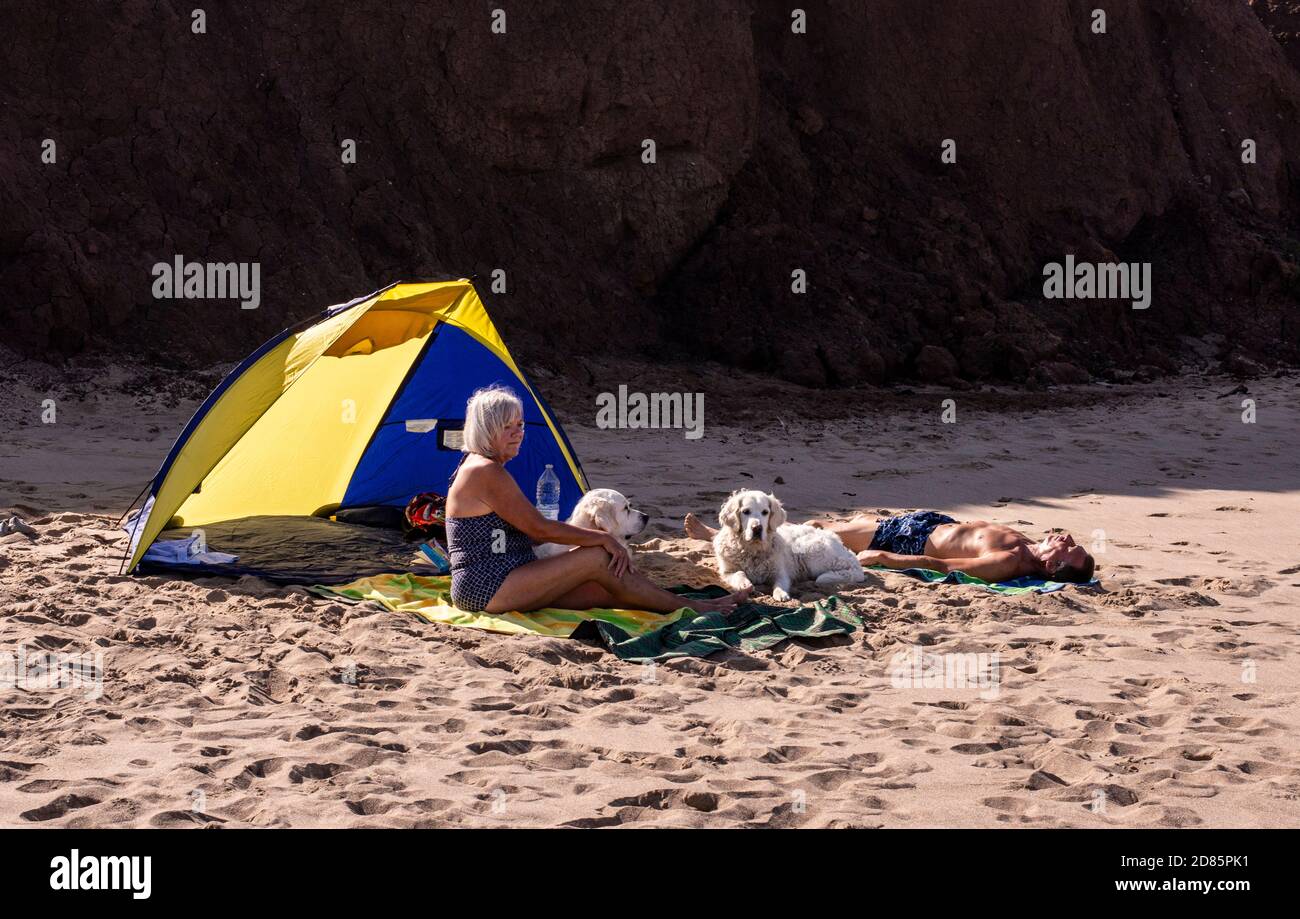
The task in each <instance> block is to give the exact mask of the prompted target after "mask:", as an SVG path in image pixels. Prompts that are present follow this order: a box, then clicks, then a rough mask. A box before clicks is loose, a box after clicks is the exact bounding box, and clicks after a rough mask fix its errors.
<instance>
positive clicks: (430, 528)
mask: <svg viewBox="0 0 1300 919" xmlns="http://www.w3.org/2000/svg"><path fill="white" fill-rule="evenodd" d="M402 518H403V519H404V520H405V521H406V532H407V535H408V536H409V535H411V534H415V535H417V536H421V537H428V536H434V537H437V538H440V539H443V540H446V538H447V499H446V498H444V497H443V496H442V495H440V494H438V493H437V492H436V491H426V492H421V493H420V494H418V495H416V496H415V497H414V498H412V499H411V500H410V501H408V502H406V510H405V511H403V513H402Z"/></svg>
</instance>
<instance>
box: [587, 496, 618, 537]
mask: <svg viewBox="0 0 1300 919" xmlns="http://www.w3.org/2000/svg"><path fill="white" fill-rule="evenodd" d="M593 503H594V506H593V507H592V509H591V519H592V521H593V522H592V524H591V526H594V527H595V528H596V529H598V530H601V531H603V532H605V533H612V534H614V535H618V512H617V511H616V510H615V509H614V502H613V501H611V500H609V499H608V498H597V499H596V500H595V502H593Z"/></svg>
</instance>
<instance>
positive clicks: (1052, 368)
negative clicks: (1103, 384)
mask: <svg viewBox="0 0 1300 919" xmlns="http://www.w3.org/2000/svg"><path fill="white" fill-rule="evenodd" d="M1034 370H1035V374H1036V375H1037V376H1038V377H1039V378H1040V379H1041V380H1042V382H1044V383H1046V384H1047V385H1049V386H1074V385H1079V384H1082V383H1087V382H1088V381H1089V380H1091V379H1092V377H1091V375H1090V374H1089V373H1088V371H1086V370H1084V369H1083V368H1082V367H1080V366H1079V365H1078V364H1072V363H1070V362H1069V361H1044V362H1043V363H1041V364H1039V365H1038V366H1037V367H1036V368H1034Z"/></svg>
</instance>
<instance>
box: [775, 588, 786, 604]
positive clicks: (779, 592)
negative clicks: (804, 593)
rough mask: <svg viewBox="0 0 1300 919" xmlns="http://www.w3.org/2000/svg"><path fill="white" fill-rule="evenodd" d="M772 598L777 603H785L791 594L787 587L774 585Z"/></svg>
mask: <svg viewBox="0 0 1300 919" xmlns="http://www.w3.org/2000/svg"><path fill="white" fill-rule="evenodd" d="M772 599H773V600H775V601H776V602H777V603H784V602H785V601H786V600H789V599H790V595H789V594H788V593H786V592H785V588H783V587H773V588H772Z"/></svg>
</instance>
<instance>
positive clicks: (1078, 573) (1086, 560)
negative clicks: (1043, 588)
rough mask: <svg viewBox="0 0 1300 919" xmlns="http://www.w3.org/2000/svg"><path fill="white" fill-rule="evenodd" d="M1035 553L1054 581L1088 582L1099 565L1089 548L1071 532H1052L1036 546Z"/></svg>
mask: <svg viewBox="0 0 1300 919" xmlns="http://www.w3.org/2000/svg"><path fill="white" fill-rule="evenodd" d="M1034 554H1035V555H1037V556H1038V560H1039V561H1040V562H1042V563H1043V571H1044V573H1045V574H1046V575H1047V576H1048V577H1049V578H1051V579H1052V580H1053V581H1067V582H1070V583H1073V584H1087V583H1088V582H1089V581H1091V580H1092V572H1093V569H1095V568H1096V566H1097V562H1096V560H1095V559H1094V558H1093V557H1092V556H1091V555H1089V554H1088V550H1086V549H1085V548H1083V546H1080V545H1077V544H1076V543H1075V541H1074V537H1073V536H1071V535H1070V534H1069V533H1052V534H1051V535H1050V536H1048V537H1047V538H1046V539H1044V540H1043V541H1042V542H1040V543H1039V544H1038V545H1037V546H1035V547H1034Z"/></svg>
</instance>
